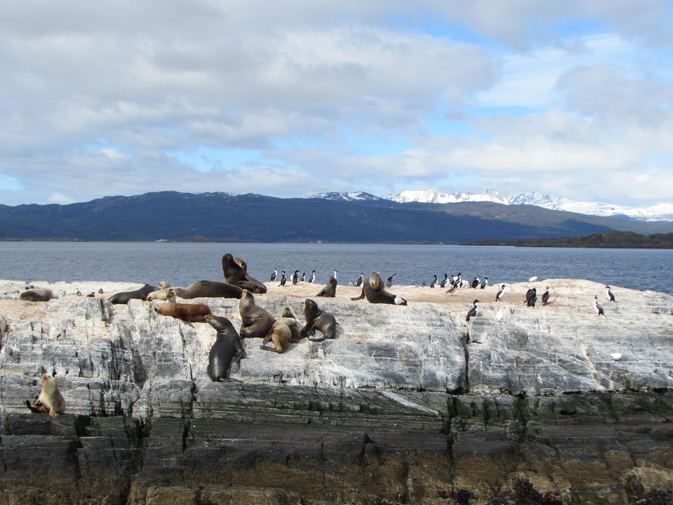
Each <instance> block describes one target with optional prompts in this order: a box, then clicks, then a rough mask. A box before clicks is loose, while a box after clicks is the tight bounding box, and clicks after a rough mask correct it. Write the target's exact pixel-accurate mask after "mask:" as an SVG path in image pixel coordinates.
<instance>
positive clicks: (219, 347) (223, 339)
mask: <svg viewBox="0 0 673 505" xmlns="http://www.w3.org/2000/svg"><path fill="white" fill-rule="evenodd" d="M204 320H205V321H207V322H208V324H209V325H210V326H212V327H213V328H215V330H217V339H216V340H215V343H214V344H213V346H212V347H211V348H210V353H208V369H207V371H208V377H210V380H212V381H214V382H242V381H240V380H238V379H230V378H229V374H228V372H229V367H230V366H231V364H232V361H233V362H234V363H238V362H239V361H240V360H241V358H242V357H244V355H245V351H244V350H243V346H242V345H241V339H240V337H239V336H238V333H236V329H235V328H234V325H233V324H231V321H229V319H227V318H226V317H219V316H213V315H212V314H208V315H206V316H205V317H204Z"/></svg>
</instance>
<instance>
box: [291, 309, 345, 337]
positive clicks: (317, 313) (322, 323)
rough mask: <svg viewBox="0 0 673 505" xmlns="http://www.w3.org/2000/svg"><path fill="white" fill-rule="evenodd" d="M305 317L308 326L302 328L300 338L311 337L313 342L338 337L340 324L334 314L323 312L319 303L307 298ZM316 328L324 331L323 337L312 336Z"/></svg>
mask: <svg viewBox="0 0 673 505" xmlns="http://www.w3.org/2000/svg"><path fill="white" fill-rule="evenodd" d="M304 317H305V318H306V326H304V327H303V328H302V329H301V332H300V338H304V337H309V340H311V341H313V342H322V341H323V340H325V339H326V338H336V335H337V331H338V327H339V325H338V324H337V322H336V319H335V318H334V316H333V315H332V314H329V313H327V312H323V311H322V310H320V308H319V307H318V304H317V303H315V302H314V301H313V300H311V299H309V298H307V299H306V302H305V304H304ZM315 330H320V331H321V332H322V335H323V336H322V337H321V338H310V336H312V335H313V334H314V333H315Z"/></svg>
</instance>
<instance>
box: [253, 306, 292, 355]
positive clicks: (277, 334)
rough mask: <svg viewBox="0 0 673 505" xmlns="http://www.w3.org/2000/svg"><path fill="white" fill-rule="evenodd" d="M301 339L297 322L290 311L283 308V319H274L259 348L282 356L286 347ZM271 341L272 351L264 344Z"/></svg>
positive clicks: (287, 308)
mask: <svg viewBox="0 0 673 505" xmlns="http://www.w3.org/2000/svg"><path fill="white" fill-rule="evenodd" d="M300 338H301V332H300V331H299V322H298V321H297V319H296V318H295V317H294V314H292V311H291V310H290V308H289V307H285V310H283V317H281V318H280V319H276V322H275V323H273V326H272V327H271V330H269V333H267V335H266V337H264V342H263V343H262V345H261V346H260V347H261V348H262V349H264V350H265V351H273V352H277V353H278V354H282V353H284V352H285V351H286V350H287V347H288V346H289V345H290V342H299V339H300ZM269 340H271V341H272V342H273V345H274V346H275V347H274V348H273V349H272V348H271V347H266V344H267V343H268V342H269Z"/></svg>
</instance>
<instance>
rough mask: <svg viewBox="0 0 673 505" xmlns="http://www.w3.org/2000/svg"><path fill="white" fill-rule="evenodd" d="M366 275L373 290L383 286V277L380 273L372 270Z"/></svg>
mask: <svg viewBox="0 0 673 505" xmlns="http://www.w3.org/2000/svg"><path fill="white" fill-rule="evenodd" d="M367 277H368V278H369V285H370V286H371V288H372V289H373V290H375V291H378V290H379V289H381V288H382V287H383V279H382V278H381V274H380V273H378V272H372V273H370V274H369V275H368V276H367Z"/></svg>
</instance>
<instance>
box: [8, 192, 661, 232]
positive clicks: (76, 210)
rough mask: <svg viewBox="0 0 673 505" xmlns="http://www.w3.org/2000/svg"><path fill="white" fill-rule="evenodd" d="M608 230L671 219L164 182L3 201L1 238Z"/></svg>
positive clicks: (648, 228)
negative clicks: (162, 188) (74, 196)
mask: <svg viewBox="0 0 673 505" xmlns="http://www.w3.org/2000/svg"><path fill="white" fill-rule="evenodd" d="M611 230H618V231H632V232H635V233H639V234H648V235H649V234H652V233H670V232H673V223H671V222H665V221H660V222H645V221H636V220H633V219H624V218H617V217H602V216H589V215H584V214H578V213H572V212H566V211H559V210H550V209H545V208H541V207H537V206H533V205H512V204H508V205H503V204H501V203H493V201H463V202H460V203H445V204H442V203H439V204H438V203H425V202H418V201H416V202H408V203H400V202H396V201H394V200H391V199H385V198H380V197H377V196H374V195H371V194H368V193H363V192H354V193H346V194H343V193H328V194H325V195H316V197H315V198H274V197H269V196H262V195H256V194H246V195H237V194H231V193H200V194H193V193H178V192H174V191H166V192H158V193H146V194H143V195H136V196H129V197H126V196H112V197H105V198H100V199H96V200H92V201H90V202H83V203H73V204H68V205H58V204H51V205H35V204H32V205H17V206H14V207H11V206H6V205H0V240H83V241H160V240H166V241H211V242H227V241H230V242H300V243H301V242H342V243H435V244H437V243H444V244H462V243H465V242H468V241H472V240H478V239H485V238H490V239H498V240H511V239H518V238H552V237H567V236H578V235H588V234H593V233H600V232H605V231H611Z"/></svg>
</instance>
